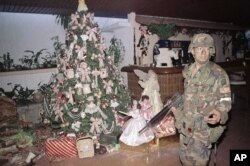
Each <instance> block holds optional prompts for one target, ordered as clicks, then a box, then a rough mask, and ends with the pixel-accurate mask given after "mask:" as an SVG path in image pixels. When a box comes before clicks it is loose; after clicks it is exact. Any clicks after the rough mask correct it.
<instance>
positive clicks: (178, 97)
mask: <svg viewBox="0 0 250 166" xmlns="http://www.w3.org/2000/svg"><path fill="white" fill-rule="evenodd" d="M170 101H171V103H170V104H168V105H167V106H165V107H164V108H163V109H162V110H161V111H160V112H158V113H157V114H156V115H155V116H154V117H153V118H152V119H150V121H148V122H147V124H146V126H145V127H143V128H142V129H141V130H140V131H139V134H142V133H143V132H145V131H146V130H147V129H148V128H150V127H152V126H154V125H156V124H157V123H158V122H160V121H161V120H162V119H163V118H164V117H165V116H166V115H168V114H169V113H170V112H171V111H170V110H171V108H172V107H178V106H179V105H180V104H181V103H182V102H183V96H182V94H180V93H179V92H177V93H176V94H174V95H173V96H172V97H171V98H170Z"/></svg>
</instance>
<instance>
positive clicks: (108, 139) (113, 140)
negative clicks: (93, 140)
mask: <svg viewBox="0 0 250 166" xmlns="http://www.w3.org/2000/svg"><path fill="white" fill-rule="evenodd" d="M119 136H120V133H110V134H102V135H101V136H100V143H101V144H104V145H111V144H113V145H115V144H118V143H119Z"/></svg>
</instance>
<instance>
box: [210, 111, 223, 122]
mask: <svg viewBox="0 0 250 166" xmlns="http://www.w3.org/2000/svg"><path fill="white" fill-rule="evenodd" d="M220 118H221V114H220V112H219V111H217V110H215V109H214V110H212V111H211V112H210V113H209V116H208V119H207V123H209V124H217V123H219V122H220Z"/></svg>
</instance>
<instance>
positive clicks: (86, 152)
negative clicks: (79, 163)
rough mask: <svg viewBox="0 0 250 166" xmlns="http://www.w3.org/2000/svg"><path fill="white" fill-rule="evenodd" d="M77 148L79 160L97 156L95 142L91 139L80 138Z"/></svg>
mask: <svg viewBox="0 0 250 166" xmlns="http://www.w3.org/2000/svg"><path fill="white" fill-rule="evenodd" d="M76 147H77V150H78V157H79V158H86V157H93V156H94V155H95V151H94V142H93V140H92V138H91V137H82V138H78V139H77V141H76Z"/></svg>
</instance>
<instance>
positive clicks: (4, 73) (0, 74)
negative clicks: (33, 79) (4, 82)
mask: <svg viewBox="0 0 250 166" xmlns="http://www.w3.org/2000/svg"><path fill="white" fill-rule="evenodd" d="M48 72H56V68H45V69H33V70H21V71H7V72H0V77H1V76H14V75H26V74H38V73H48Z"/></svg>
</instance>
